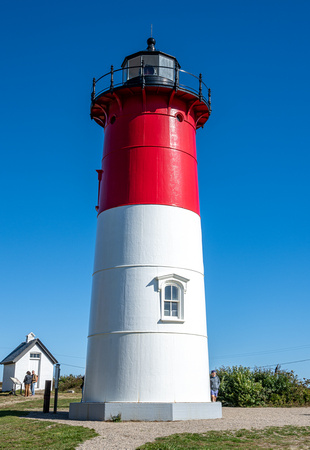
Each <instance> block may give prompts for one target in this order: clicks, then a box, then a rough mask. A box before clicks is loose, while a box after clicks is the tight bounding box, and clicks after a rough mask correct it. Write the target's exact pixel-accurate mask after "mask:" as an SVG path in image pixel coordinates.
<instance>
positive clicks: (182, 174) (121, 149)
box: [99, 95, 199, 214]
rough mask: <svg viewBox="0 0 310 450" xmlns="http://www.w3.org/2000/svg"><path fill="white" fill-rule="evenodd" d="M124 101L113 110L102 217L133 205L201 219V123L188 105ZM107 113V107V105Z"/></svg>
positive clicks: (112, 105)
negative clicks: (198, 147)
mask: <svg viewBox="0 0 310 450" xmlns="http://www.w3.org/2000/svg"><path fill="white" fill-rule="evenodd" d="M141 100H142V99H141V97H140V96H139V95H136V96H131V97H129V98H126V97H124V98H123V99H122V101H120V100H119V99H118V101H112V102H110V104H109V105H108V112H107V115H106V116H107V122H106V126H105V141H104V152H103V160H102V170H103V174H102V180H101V183H100V195H99V213H100V212H102V211H105V210H106V209H110V208H115V207H117V206H123V205H132V204H156V205H170V206H177V207H181V208H185V209H189V210H191V211H194V212H195V213H197V214H199V197H198V180H197V161H196V140H195V133H196V123H195V117H194V114H191V113H188V111H189V110H190V109H191V108H190V105H188V103H187V102H185V101H183V102H182V101H181V100H180V99H176V100H175V102H173V101H172V102H171V103H172V104H170V105H169V106H167V102H166V103H165V99H164V98H162V97H161V96H155V95H153V96H149V97H147V100H145V101H144V102H143V101H141ZM104 106H105V107H106V105H104Z"/></svg>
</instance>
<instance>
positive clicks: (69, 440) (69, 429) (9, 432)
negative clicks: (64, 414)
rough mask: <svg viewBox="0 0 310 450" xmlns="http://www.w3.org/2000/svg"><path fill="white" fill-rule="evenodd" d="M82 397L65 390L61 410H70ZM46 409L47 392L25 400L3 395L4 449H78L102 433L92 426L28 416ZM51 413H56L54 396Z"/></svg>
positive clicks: (0, 430)
mask: <svg viewBox="0 0 310 450" xmlns="http://www.w3.org/2000/svg"><path fill="white" fill-rule="evenodd" d="M80 399H81V396H80V395H74V394H63V393H61V394H59V397H58V403H57V404H58V409H62V410H63V409H66V410H68V409H69V404H70V403H71V402H75V401H79V400H80ZM7 402H10V403H9V404H8V403H7ZM11 402H12V403H11ZM42 410H43V395H40V394H39V395H36V396H35V398H33V399H32V398H31V397H30V398H27V399H25V397H23V396H21V395H16V396H11V395H10V396H9V395H7V394H0V449H8V448H9V449H15V448H19V449H47V448H48V449H57V450H58V449H59V450H69V449H74V448H76V446H77V445H78V444H80V443H82V442H84V441H86V440H87V439H91V438H93V437H95V436H98V434H97V433H96V432H95V431H94V430H93V429H90V428H84V427H81V426H69V425H63V424H59V423H56V422H52V421H45V420H44V421H41V420H35V419H25V417H26V416H27V414H28V413H29V412H31V411H40V412H42ZM50 412H53V399H51V405H50Z"/></svg>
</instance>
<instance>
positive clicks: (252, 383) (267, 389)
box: [217, 366, 310, 406]
mask: <svg viewBox="0 0 310 450" xmlns="http://www.w3.org/2000/svg"><path fill="white" fill-rule="evenodd" d="M217 374H218V376H219V377H220V380H221V385H220V390H219V401H221V402H222V403H223V405H226V406H292V405H298V406H301V405H306V404H310V389H309V385H310V380H304V381H300V380H298V378H297V375H295V374H294V372H293V371H291V372H285V371H279V372H278V373H274V372H273V371H272V370H266V369H259V368H255V369H254V370H251V369H250V368H249V367H243V366H233V367H221V368H220V369H218V370H217Z"/></svg>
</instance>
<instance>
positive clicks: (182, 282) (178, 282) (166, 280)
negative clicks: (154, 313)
mask: <svg viewBox="0 0 310 450" xmlns="http://www.w3.org/2000/svg"><path fill="white" fill-rule="evenodd" d="M188 281H189V279H188V278H184V277H181V276H180V275H176V274H174V273H172V274H169V275H162V276H160V277H157V282H158V288H157V290H158V292H159V294H160V320H161V322H170V323H171V322H172V323H175V322H177V323H184V321H185V314H184V312H185V308H184V297H185V294H186V290H187V283H188ZM166 286H175V287H177V288H178V289H179V299H178V315H177V316H165V301H171V302H173V300H167V299H166V298H165V288H166Z"/></svg>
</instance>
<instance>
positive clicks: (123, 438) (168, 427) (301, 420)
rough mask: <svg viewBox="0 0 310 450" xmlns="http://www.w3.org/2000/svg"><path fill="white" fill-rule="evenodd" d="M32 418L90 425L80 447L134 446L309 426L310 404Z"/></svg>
mask: <svg viewBox="0 0 310 450" xmlns="http://www.w3.org/2000/svg"><path fill="white" fill-rule="evenodd" d="M30 417H31V418H35V419H42V420H55V421H57V422H60V423H64V424H67V425H82V426H84V427H89V428H93V429H94V430H96V431H97V433H99V434H100V436H97V437H95V438H93V439H90V440H89V441H86V442H84V444H82V445H80V446H79V447H77V449H79V450H81V449H82V450H86V449H87V450H88V449H91V450H92V449H93V450H115V449H117V450H134V449H136V448H137V447H138V446H139V445H142V444H145V443H146V442H152V441H154V440H155V438H156V437H160V436H168V435H170V434H175V433H185V432H189V433H202V432H205V431H209V430H233V429H240V428H248V429H250V428H265V427H267V426H283V425H296V426H310V408H223V418H222V419H214V420H190V421H179V422H120V423H114V422H86V421H77V420H69V418H68V413H67V412H58V413H57V414H56V415H55V414H51V413H50V414H43V413H31V414H30Z"/></svg>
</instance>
